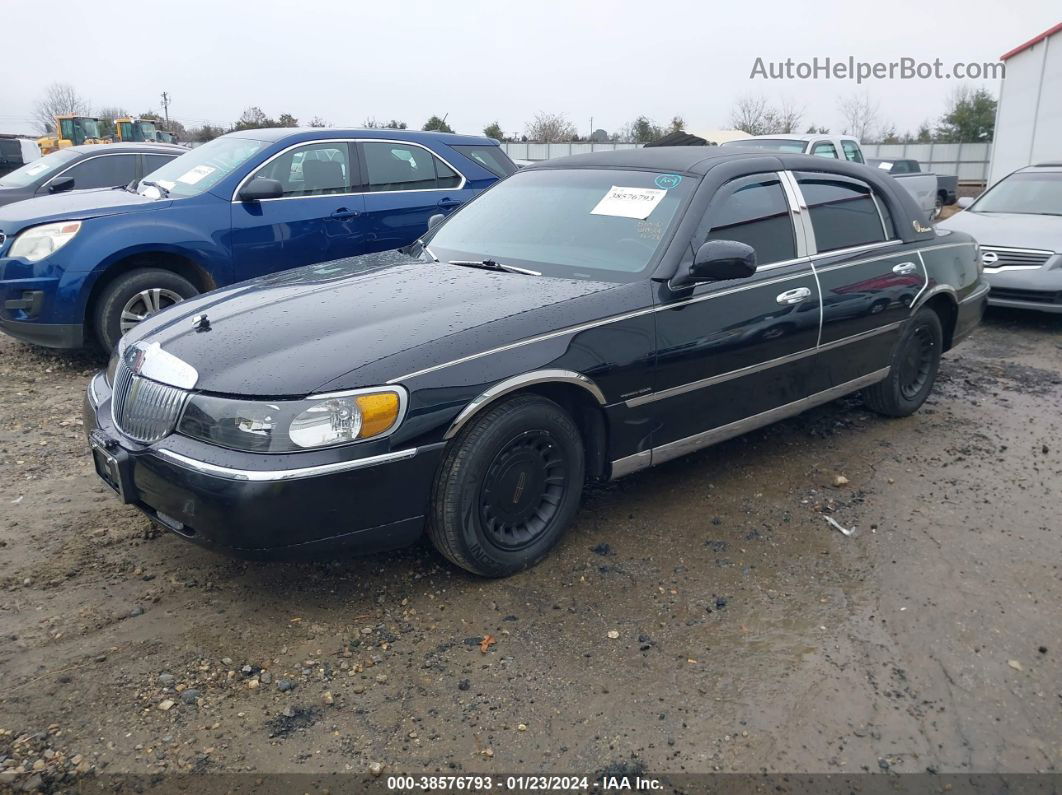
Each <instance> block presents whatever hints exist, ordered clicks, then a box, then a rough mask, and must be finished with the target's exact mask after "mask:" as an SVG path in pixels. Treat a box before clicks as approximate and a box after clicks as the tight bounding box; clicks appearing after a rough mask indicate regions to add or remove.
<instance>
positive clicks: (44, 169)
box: [0, 149, 81, 188]
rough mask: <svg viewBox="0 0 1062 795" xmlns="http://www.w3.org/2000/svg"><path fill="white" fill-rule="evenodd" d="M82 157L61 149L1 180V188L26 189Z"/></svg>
mask: <svg viewBox="0 0 1062 795" xmlns="http://www.w3.org/2000/svg"><path fill="white" fill-rule="evenodd" d="M79 157H81V153H80V152H72V151H70V150H69V149H60V150H59V151H57V152H52V153H51V154H50V155H45V156H44V157H42V158H39V159H38V160H34V161H33V162H32V163H26V165H24V166H22V167H21V168H16V169H15V170H14V171H12V172H11V173H10V174H6V175H5V176H4V177H3V178H0V188H24V187H26V186H27V185H32V184H33V183H34V182H36V181H37V180H39V179H43V178H45V177H48V176H51V175H52V174H54V173H55V172H57V171H58V170H59V169H61V168H63V167H64V166H65V165H67V164H68V163H71V162H73V161H74V160H77V159H78V158H79Z"/></svg>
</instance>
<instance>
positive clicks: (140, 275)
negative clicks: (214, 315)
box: [95, 268, 199, 353]
mask: <svg viewBox="0 0 1062 795" xmlns="http://www.w3.org/2000/svg"><path fill="white" fill-rule="evenodd" d="M198 294H199V290H197V289H196V288H195V285H194V284H192V283H191V282H190V281H188V280H187V279H185V278H184V277H183V276H179V275H177V274H176V273H173V272H172V271H166V270H162V269H161V268H138V269H137V270H132V271H129V272H128V273H124V274H122V275H121V276H119V277H118V278H117V279H115V280H114V281H113V282H111V283H110V284H108V285H107V286H106V287H105V288H104V290H103V292H102V293H101V294H100V296H99V298H98V299H97V300H96V317H95V321H96V339H97V340H98V341H99V343H100V345H101V346H102V347H103V349H104V350H105V351H107V352H108V353H109V352H110V351H112V350H114V347H115V346H116V345H117V344H118V340H119V339H120V338H121V337H122V335H123V334H126V333H128V332H129V331H131V330H132V329H133V328H135V327H136V325H137V324H138V323H140V322H141V321H142V320H145V319H146V318H149V317H151V316H152V315H154V314H155V313H156V312H159V311H161V310H163V309H165V308H166V307H168V306H172V305H173V304H176V303H180V302H181V301H183V300H184V299H186V298H191V297H192V296H194V295H198Z"/></svg>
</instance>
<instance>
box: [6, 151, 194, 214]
mask: <svg viewBox="0 0 1062 795" xmlns="http://www.w3.org/2000/svg"><path fill="white" fill-rule="evenodd" d="M187 151H188V150H187V149H185V148H184V147H181V146H174V145H173V144H84V145H82V146H69V147H67V148H65V149H58V150H56V151H55V152H52V153H51V154H48V155H45V156H44V157H42V158H40V159H39V160H34V161H33V162H31V163H27V164H26V165H24V166H22V167H21V168H16V169H15V170H14V171H12V172H11V173H10V174H5V175H4V176H3V177H0V207H2V206H4V205H5V204H11V203H12V202H17V201H22V200H23V199H32V198H34V197H35V196H47V195H49V194H51V193H62V192H64V191H68V190H86V189H88V188H116V187H119V186H121V185H128V184H129V183H130V182H133V181H134V180H139V179H141V178H142V177H144V176H146V175H148V174H150V173H151V172H152V171H154V170H155V169H157V168H160V167H161V166H164V165H166V163H168V162H170V161H171V160H173V158H175V157H180V156H181V155H183V154H185V153H186V152H187Z"/></svg>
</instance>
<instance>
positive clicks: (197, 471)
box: [84, 376, 443, 558]
mask: <svg viewBox="0 0 1062 795" xmlns="http://www.w3.org/2000/svg"><path fill="white" fill-rule="evenodd" d="M97 379H99V380H97ZM84 423H85V429H86V432H87V433H88V434H89V437H90V439H93V438H94V439H95V441H94V446H96V447H102V446H103V445H104V444H106V445H110V446H109V447H108V448H107V450H108V452H106V453H103V455H99V454H98V453H95V452H94V456H97V461H99V460H100V458H104V457H107V456H108V455H110V456H112V457H114V458H118V459H120V460H121V467H122V472H123V477H122V478H121V480H122V481H123V486H124V488H122V489H121V491H120V494H121V496H122V497H123V499H124V500H125V501H126V502H128V503H130V504H132V505H134V506H136V507H137V508H139V509H140V510H141V511H143V512H144V513H145V514H146V515H147V516H148V517H149V518H150V519H151V520H152V521H154V522H156V523H157V524H159V525H160V526H161V527H164V528H166V529H168V530H171V531H172V532H174V533H176V534H178V535H180V536H182V537H183V538H186V539H188V540H189V541H192V542H194V543H196V544H200V545H202V546H205V547H209V548H211V549H216V550H218V551H220V552H225V553H228V554H232V555H236V556H239V557H249V558H287V557H300V556H319V555H321V554H323V553H326V552H333V551H336V550H340V549H342V550H350V551H356V552H359V553H367V552H377V551H382V550H387V549H394V548H397V547H401V546H405V545H407V544H410V543H412V542H413V541H415V540H416V539H417V538H418V537H419V536H420V534H421V532H422V529H423V525H424V517H425V515H426V514H427V510H428V501H429V499H430V495H431V486H432V481H433V479H434V477H435V470H436V467H437V466H438V463H439V460H440V457H441V454H442V447H443V445H441V444H438V445H431V446H428V447H420V448H411V449H409V450H401V451H394V452H393V453H383V454H380V455H374V456H370V457H369V458H367V459H356V460H351V461H349V462H347V464H348V465H349V466H355V467H357V468H353V469H349V468H344V467H342V466H338V465H335V464H334V465H324V466H320V465H318V466H314V467H309V468H306V467H288V468H286V469H265V468H261V466H260V462H261V460H262V456H249V455H245V454H242V453H238V452H235V451H223V452H224V455H225V456H227V457H229V458H230V460H228V461H225V462H220V461H216V462H212V463H208V462H205V461H202V460H198V459H196V458H194V457H192V456H189V455H187V454H185V453H179V452H177V451H176V450H174V449H170V448H167V447H166V446H165V445H166V444H167V442H169V441H171V439H170V438H167V439H164V440H162V442H159V443H157V444H156V445H151V446H147V447H145V446H141V445H137V444H136V443H134V442H131V441H130V440H128V439H127V438H126V437H124V436H123V435H122V434H121V432H120V431H118V430H117V429H116V428H115V427H114V424H113V422H112V421H111V417H110V395H109V391H108V390H107V388H106V385H105V384H104V383H103V382H102V378H101V377H100V376H96V377H94V378H93V379H92V382H90V384H89V388H88V391H87V393H86V395H85V405H84ZM216 450H217V448H215V451H216ZM250 463H254V464H256V465H257V466H255V467H252V468H247V467H246V466H243V465H246V464H250ZM338 463H339V462H337V464H338ZM228 464H232V466H229V465H228ZM99 470H100V464H99V463H97V471H99ZM108 480H111V481H112V482H111V483H109V484H108V485H111V486H112V488H114V487H115V484H114V483H113V480H114V478H104V481H105V482H107V481H108ZM121 492H124V494H122V493H121Z"/></svg>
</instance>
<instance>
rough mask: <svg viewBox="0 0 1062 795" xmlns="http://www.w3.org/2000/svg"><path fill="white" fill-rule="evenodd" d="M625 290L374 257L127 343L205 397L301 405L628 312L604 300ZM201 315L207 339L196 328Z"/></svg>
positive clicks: (262, 283) (184, 318)
mask: <svg viewBox="0 0 1062 795" xmlns="http://www.w3.org/2000/svg"><path fill="white" fill-rule="evenodd" d="M623 286H627V287H630V286H631V285H617V284H614V283H609V282H597V281H582V280H573V279H556V278H548V277H534V276H525V275H521V274H514V273H497V272H492V271H486V270H482V269H476V268H465V267H459V266H456V265H446V264H442V263H431V262H424V261H421V260H415V259H412V258H409V257H404V256H402V255H399V254H397V253H391V254H388V255H383V256H380V255H375V256H374V255H369V256H366V257H355V258H352V259H347V260H337V261H335V262H328V263H321V264H319V265H311V266H309V267H306V268H299V269H296V270H292V271H286V272H284V273H280V274H275V275H273V276H269V277H263V278H260V279H255V280H252V281H249V282H243V283H241V284H237V285H233V286H232V287H228V288H224V289H221V290H216V291H214V292H212V293H208V294H206V295H202V296H199V297H197V298H195V299H192V300H190V301H185V302H184V303H181V304H178V305H176V306H174V307H172V308H170V309H167V310H166V311H165V312H162V313H160V314H159V315H158V316H156V317H153V318H150V319H148V320H146V321H144V322H143V323H141V324H140V326H138V327H137V328H136V329H135V330H134V331H133V332H131V334H130V335H129V337H127V343H134V342H138V341H140V342H144V343H148V344H151V343H155V342H157V343H159V344H160V345H161V347H162V349H163V350H165V351H167V352H168V353H171V354H173V355H174V356H177V357H178V358H180V359H182V360H183V361H185V362H187V363H188V364H190V365H192V366H193V367H195V369H196V370H197V371H198V373H199V379H198V381H197V382H196V389H198V390H203V391H206V392H214V393H219V394H229V395H247V396H262V397H284V396H296V395H297V396H302V395H306V394H310V393H312V392H319V391H334V390H338V389H349V388H354V387H357V386H373V385H376V384H380V383H385V382H386V381H389V380H391V379H396V378H401V377H403V376H406V375H408V374H410V373H412V372H415V371H417V370H420V369H423V368H425V367H431V366H433V365H437V364H443V363H445V362H449V361H453V360H455V359H459V358H461V357H463V356H467V355H470V354H474V353H481V352H483V351H485V350H488V349H490V348H494V347H497V346H500V345H505V344H506V343H508V342H513V341H516V340H520V339H525V338H527V337H529V336H534V335H535V334H539V333H542V332H543V331H550V330H554V329H557V328H564V327H566V326H569V325H575V324H577V323H581V322H585V321H586V320H588V319H592V318H594V317H600V316H605V315H608V314H613V313H614V312H616V311H623V308H617V306H616V305H617V303H623V302H624V301H625V300H626V301H627V302H629V300H630V299H629V297H628V298H627V299H623V298H618V299H616V300H608V299H607V298H605V297H606V296H608V295H609V294H610V293H614V292H625V291H622V290H621V291H617V290H616V289H615V288H618V287H623ZM639 295H645V296H647V295H648V293H644V294H643V293H639ZM580 304H582V305H580ZM199 315H206V318H207V321H208V322H209V330H196V328H194V325H195V324H194V323H193V321H194V319H195V318H196V317H197V316H199Z"/></svg>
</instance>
